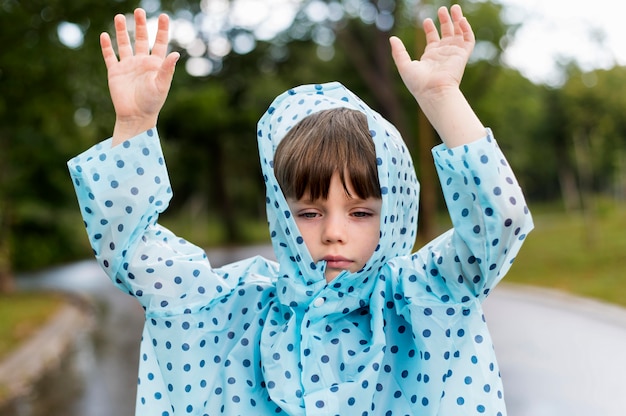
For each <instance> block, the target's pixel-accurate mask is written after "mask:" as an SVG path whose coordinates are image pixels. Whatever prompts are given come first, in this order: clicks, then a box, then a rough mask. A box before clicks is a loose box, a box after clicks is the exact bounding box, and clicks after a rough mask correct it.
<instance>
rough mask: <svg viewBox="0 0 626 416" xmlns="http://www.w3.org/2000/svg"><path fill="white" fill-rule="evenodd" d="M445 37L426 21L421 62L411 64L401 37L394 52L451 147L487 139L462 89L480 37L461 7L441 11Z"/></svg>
mask: <svg viewBox="0 0 626 416" xmlns="http://www.w3.org/2000/svg"><path fill="white" fill-rule="evenodd" d="M438 17H439V22H440V25H441V35H439V33H438V32H437V28H436V27H435V24H434V22H433V21H432V19H426V20H424V32H425V34H426V48H425V49H424V53H423V54H422V57H421V58H420V59H419V60H413V59H411V57H410V55H409V53H408V52H407V50H406V48H405V46H404V44H403V43H402V41H401V40H400V39H398V38H397V37H392V38H391V39H390V44H391V53H392V56H393V59H394V62H395V63H396V67H397V68H398V72H399V73H400V76H401V77H402V80H403V81H404V84H405V85H406V87H407V88H408V90H409V91H410V92H411V94H413V96H414V97H415V99H416V100H417V102H418V104H419V106H420V108H421V109H422V111H424V114H425V115H426V117H427V118H428V120H429V121H430V123H431V124H432V125H433V127H434V128H435V130H437V132H438V133H439V136H440V137H441V139H442V140H443V142H444V143H445V144H446V146H447V147H448V148H452V147H456V146H460V145H463V144H467V143H469V142H472V141H475V140H478V139H480V138H482V137H484V136H485V127H484V126H483V125H482V123H481V122H480V120H479V119H478V117H477V116H476V114H475V113H474V111H473V110H472V108H471V106H470V105H469V103H468V102H467V100H466V99H465V96H464V95H463V93H461V90H460V87H459V86H460V83H461V78H462V77H463V72H464V70H465V66H466V64H467V61H468V59H469V56H470V54H471V53H472V50H473V49H474V44H475V39H474V32H473V31H472V28H471V26H470V24H469V23H468V21H467V19H466V18H465V17H464V16H463V12H462V10H461V7H460V6H459V5H454V6H452V7H451V8H450V13H448V9H446V8H445V7H441V8H439V10H438Z"/></svg>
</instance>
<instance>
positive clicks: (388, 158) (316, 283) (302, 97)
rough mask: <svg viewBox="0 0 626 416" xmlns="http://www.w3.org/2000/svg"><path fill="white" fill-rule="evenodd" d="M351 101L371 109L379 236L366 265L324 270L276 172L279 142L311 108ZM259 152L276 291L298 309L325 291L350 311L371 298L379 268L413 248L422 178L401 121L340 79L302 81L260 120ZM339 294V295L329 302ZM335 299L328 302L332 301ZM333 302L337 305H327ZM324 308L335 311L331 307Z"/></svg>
mask: <svg viewBox="0 0 626 416" xmlns="http://www.w3.org/2000/svg"><path fill="white" fill-rule="evenodd" d="M338 107H348V108H351V109H355V110H358V111H361V112H362V113H364V114H365V115H366V116H367V121H368V126H369V129H370V133H371V135H372V138H373V140H374V143H375V147H376V155H377V163H378V177H379V181H380V189H381V194H382V199H383V201H382V211H381V224H380V230H381V231H380V236H381V237H380V242H379V245H378V247H377V248H376V251H375V252H374V253H373V255H372V257H371V258H370V259H369V261H368V262H367V264H366V265H365V267H364V268H363V269H362V270H360V271H358V272H355V273H350V272H348V271H344V272H342V273H341V274H340V275H338V276H337V277H336V278H335V279H334V280H333V281H332V282H330V283H328V284H327V283H326V280H325V278H324V270H325V267H326V262H325V261H319V262H317V263H315V262H314V261H313V259H312V258H311V256H310V254H309V252H308V250H307V248H306V245H305V244H304V240H303V239H302V236H301V235H300V233H299V231H298V228H297V226H296V223H295V221H294V218H293V216H292V215H291V212H290V210H289V206H288V205H287V201H286V199H285V197H284V195H283V193H282V191H281V189H280V187H279V185H278V182H277V180H276V177H275V176H274V170H273V168H272V166H273V159H274V152H275V150H276V147H277V146H278V144H279V143H280V141H281V140H282V138H283V137H284V136H285V134H286V133H287V132H288V131H289V129H290V128H291V127H292V126H294V125H295V124H296V123H298V122H299V121H300V120H302V119H303V118H305V117H306V116H308V115H310V114H313V113H315V112H317V111H321V110H326V109H330V108H338ZM257 136H258V137H257V138H258V146H259V157H260V161H261V168H262V172H263V178H264V181H265V186H266V205H267V216H268V223H269V230H270V236H271V239H272V245H273V247H274V251H275V254H276V258H277V260H278V262H279V263H280V270H279V278H278V281H277V293H278V297H279V299H280V302H281V303H282V304H284V305H288V306H289V307H291V308H293V309H301V308H308V306H309V304H310V303H311V301H313V300H314V299H315V298H317V297H320V296H322V297H323V298H324V299H325V301H326V302H327V303H330V304H334V309H336V310H338V311H340V312H341V311H342V312H343V313H345V312H346V311H347V310H353V309H355V308H358V307H362V306H364V305H365V304H367V303H368V300H369V296H370V294H371V291H372V289H373V285H374V282H375V281H376V278H377V272H378V270H380V269H381V267H383V265H384V264H385V263H386V262H387V261H388V260H389V259H391V258H394V257H397V256H404V255H408V254H410V253H411V250H412V248H413V245H414V243H415V236H416V233H417V213H418V199H419V182H418V181H417V177H416V175H415V169H414V166H413V162H412V160H411V156H410V154H409V152H408V149H407V147H406V145H405V143H404V141H403V140H402V137H401V136H400V134H399V133H398V131H397V129H396V128H395V127H394V126H393V125H392V124H391V123H389V122H388V121H387V120H385V119H384V118H383V117H382V116H381V115H380V114H378V113H377V112H375V111H374V110H372V109H371V108H369V107H368V106H367V105H366V104H365V103H364V102H363V101H361V99H360V98H358V97H357V96H356V95H354V94H353V93H352V92H351V91H349V90H348V89H347V88H346V87H344V86H343V85H342V84H340V83H338V82H331V83H327V84H316V85H302V86H299V87H296V88H293V89H291V90H289V91H286V92H284V93H283V94H281V95H279V96H278V97H277V98H276V99H275V100H274V101H273V102H272V104H271V105H270V106H269V108H268V110H267V111H266V113H265V114H264V115H263V116H262V117H261V119H260V120H259V123H258V129H257ZM333 300H335V301H336V302H332V301H333ZM328 301H331V302H328ZM330 307H331V308H333V306H330ZM325 309H327V311H326V312H327V313H331V312H332V311H329V310H328V308H325Z"/></svg>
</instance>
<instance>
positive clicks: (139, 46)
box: [135, 9, 150, 55]
mask: <svg viewBox="0 0 626 416" xmlns="http://www.w3.org/2000/svg"><path fill="white" fill-rule="evenodd" d="M148 52H150V45H149V41H148V25H147V23H146V12H145V11H144V10H143V9H136V10H135V54H136V55H147V54H148Z"/></svg>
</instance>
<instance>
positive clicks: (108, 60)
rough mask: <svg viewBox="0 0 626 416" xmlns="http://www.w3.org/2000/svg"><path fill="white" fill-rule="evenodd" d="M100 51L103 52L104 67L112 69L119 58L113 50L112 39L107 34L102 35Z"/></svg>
mask: <svg viewBox="0 0 626 416" xmlns="http://www.w3.org/2000/svg"><path fill="white" fill-rule="evenodd" d="M100 49H101V50H102V57H103V58H104V65H105V66H106V67H107V69H110V68H111V67H112V66H113V65H114V64H116V63H117V56H115V51H114V50H113V45H112V43H111V37H110V36H109V34H108V33H106V32H105V33H102V34H100Z"/></svg>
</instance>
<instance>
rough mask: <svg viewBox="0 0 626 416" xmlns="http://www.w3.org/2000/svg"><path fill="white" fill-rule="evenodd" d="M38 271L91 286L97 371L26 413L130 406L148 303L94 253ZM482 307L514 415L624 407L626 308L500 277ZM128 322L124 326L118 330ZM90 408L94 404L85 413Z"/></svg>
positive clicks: (553, 415)
mask: <svg viewBox="0 0 626 416" xmlns="http://www.w3.org/2000/svg"><path fill="white" fill-rule="evenodd" d="M268 250H269V248H268V247H249V248H246V249H242V250H237V251H234V252H233V251H232V250H215V251H211V252H210V253H209V256H210V258H211V259H212V262H213V264H214V265H215V266H217V265H218V264H222V263H224V262H231V261H234V260H237V259H239V258H245V257H249V256H251V255H253V254H257V253H259V252H261V253H262V254H264V255H271V251H270V252H268ZM32 280H34V281H36V280H37V279H32ZM41 280H42V283H40V284H39V285H40V286H44V287H56V288H58V287H65V288H67V287H72V288H74V289H75V290H79V291H81V292H84V293H87V294H89V295H91V296H94V298H96V299H97V300H98V302H100V303H102V304H103V305H102V306H101V307H100V309H101V310H103V311H104V312H105V313H103V314H102V319H101V320H100V323H99V324H98V326H99V327H100V328H101V332H100V333H99V334H97V335H96V339H95V340H94V344H93V347H92V348H93V350H92V351H91V352H90V353H89V354H88V355H89V357H90V358H89V359H88V360H84V359H83V360H82V361H86V362H89V365H87V367H86V368H83V372H84V374H90V375H91V377H89V376H86V377H84V380H83V381H82V382H81V383H78V384H80V386H81V391H82V393H79V394H72V397H71V400H72V402H71V403H64V404H62V405H58V409H59V411H58V412H52V413H51V410H50V409H51V407H50V406H49V405H42V404H40V403H38V405H34V406H33V404H31V406H32V407H33V408H45V409H47V410H45V411H42V413H39V412H31V413H30V414H29V416H30V415H33V416H35V415H39V414H41V415H46V416H61V415H63V416H84V415H85V414H90V416H96V413H97V415H103V416H104V415H111V414H119V415H122V414H132V412H133V409H134V391H135V383H136V377H137V376H136V371H137V367H136V366H137V362H136V361H137V358H136V357H137V352H138V344H139V336H140V330H141V322H142V317H141V315H142V312H141V309H140V308H139V307H138V306H137V304H136V302H135V301H134V300H133V299H132V298H130V297H129V296H127V295H125V294H123V293H122V292H120V291H118V290H116V289H113V286H112V285H111V284H110V282H109V281H108V279H107V278H106V276H105V275H104V273H103V272H102V271H101V270H100V269H99V268H98V266H97V264H96V263H95V261H86V262H81V263H77V264H75V265H72V266H69V267H67V268H61V269H58V270H55V271H53V272H52V273H48V276H46V277H45V279H41ZM485 315H486V318H487V321H488V322H489V327H490V328H491V332H492V335H493V340H494V344H495V348H496V352H497V355H498V359H499V362H500V367H501V372H502V377H503V379H504V387H505V394H506V399H507V403H508V409H509V416H625V415H626V309H623V308H618V307H614V306H609V305H605V304H602V303H599V302H594V301H590V300H586V299H580V298H577V297H573V296H567V295H564V294H562V293H559V292H555V291H548V290H540V289H534V288H527V287H522V286H515V285H508V284H501V285H500V286H499V287H498V288H496V290H494V292H493V293H492V295H491V296H490V297H489V299H488V300H487V301H486V303H485ZM122 323H124V325H125V328H127V329H126V330H124V331H121V332H120V331H119V329H120V327H121V325H122ZM93 374H98V376H97V377H93ZM66 387H67V386H66ZM59 395H61V394H60V393H58V392H57V393H56V394H55V397H57V398H58V396H59ZM65 396H68V395H67V394H66V395H65ZM55 400H57V399H55ZM94 406H95V407H94ZM86 409H91V411H89V412H87V413H85V412H86ZM94 409H98V412H96V413H94V412H93V411H94ZM0 414H1V412H0Z"/></svg>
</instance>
